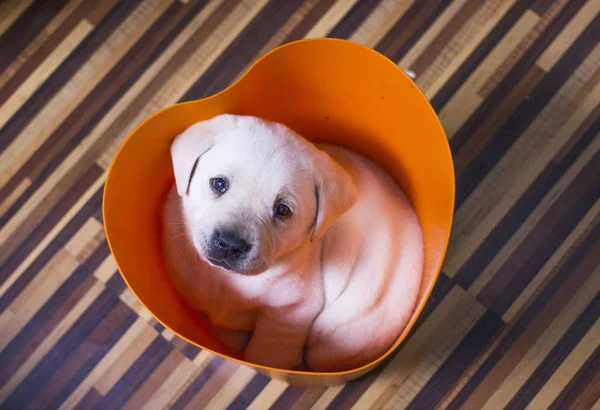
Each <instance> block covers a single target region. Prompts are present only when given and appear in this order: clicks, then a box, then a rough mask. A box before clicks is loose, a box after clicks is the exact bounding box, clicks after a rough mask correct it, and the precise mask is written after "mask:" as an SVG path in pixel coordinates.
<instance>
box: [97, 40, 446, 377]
mask: <svg viewBox="0 0 600 410" xmlns="http://www.w3.org/2000/svg"><path fill="white" fill-rule="evenodd" d="M316 42H319V43H336V44H340V45H342V46H352V47H356V48H361V49H362V50H363V51H367V52H369V53H370V54H373V55H374V56H376V58H379V59H381V60H382V61H385V62H386V63H387V64H391V65H392V66H393V67H394V68H395V69H396V70H397V71H398V73H399V74H400V75H403V76H404V77H405V78H406V79H407V80H408V81H410V82H411V83H412V85H414V87H415V88H416V90H417V91H418V92H419V93H420V94H421V97H422V98H423V100H424V101H425V102H426V105H427V107H428V109H429V110H430V111H431V113H432V114H433V118H434V119H435V123H436V126H437V128H438V129H439V131H440V133H441V135H442V136H444V137H445V138H444V141H445V143H443V144H442V145H443V148H444V149H445V151H446V155H447V158H448V160H449V162H450V168H451V171H452V172H451V178H450V179H451V181H450V182H451V187H450V188H451V198H449V203H451V204H452V205H451V207H450V209H449V210H448V212H449V214H450V215H449V216H448V219H447V224H444V229H445V231H446V237H445V238H444V241H443V246H442V248H441V255H442V256H441V258H440V260H439V261H438V263H437V266H436V267H435V274H434V275H433V278H432V282H431V285H430V286H429V287H428V288H427V290H426V291H425V294H424V298H423V300H424V301H425V302H422V303H419V304H418V305H417V307H416V308H415V310H414V312H413V314H412V316H411V319H410V321H409V322H408V323H407V325H406V327H405V328H404V329H403V330H402V333H401V335H400V336H399V337H398V339H397V340H396V341H395V342H394V344H393V345H392V346H391V347H390V348H388V350H386V351H385V352H384V353H383V354H382V355H381V356H379V357H378V358H377V359H375V360H373V361H371V362H369V363H367V364H364V365H362V366H360V367H357V368H354V369H350V370H344V371H340V372H311V371H305V370H287V369H279V368H274V367H268V366H263V365H259V364H255V363H251V362H247V361H245V360H242V359H238V358H236V357H233V356H229V355H227V354H225V353H221V352H217V351H215V350H212V349H209V348H207V347H205V346H201V345H200V344H198V343H197V342H194V341H192V340H190V339H188V338H187V337H185V336H183V335H182V334H180V333H179V332H176V331H174V330H173V329H172V328H171V327H170V326H169V325H168V324H166V323H164V322H163V321H162V320H160V319H159V318H158V317H156V316H155V315H154V313H152V311H151V310H150V309H149V308H148V307H147V306H146V304H145V303H144V302H143V301H142V299H141V298H140V297H139V296H138V295H137V293H136V292H135V290H134V289H133V287H132V286H131V285H130V283H129V281H128V280H127V277H126V276H125V275H124V274H123V273H122V272H121V268H120V266H119V262H118V260H117V258H116V257H115V256H114V255H115V253H114V250H113V245H112V244H111V240H110V236H109V234H108V229H107V227H106V226H107V224H106V220H107V218H106V216H107V211H106V208H107V207H106V201H105V198H106V193H107V191H108V189H109V188H108V187H109V185H110V184H109V182H110V180H111V175H112V173H113V169H114V165H115V163H116V161H117V159H118V157H119V155H120V154H121V151H122V150H123V149H124V148H125V146H126V145H127V143H128V141H129V140H130V139H131V138H132V136H133V135H135V134H136V133H137V132H138V130H139V129H140V128H141V127H143V126H144V125H145V124H146V123H147V122H149V121H151V120H152V119H154V118H156V117H158V116H160V115H162V114H163V113H164V112H166V111H168V110H172V109H177V108H178V107H181V106H184V105H191V104H196V103H197V102H199V101H207V100H210V99H214V98H217V97H218V96H219V95H221V94H225V93H228V92H230V91H231V89H233V88H234V87H236V86H237V85H238V83H240V82H241V81H243V80H244V79H245V78H246V77H247V76H248V75H250V74H251V72H252V71H253V70H254V69H255V68H256V66H258V65H259V64H261V62H262V61H263V60H265V59H266V58H268V57H269V56H271V55H272V54H274V53H277V52H279V51H280V50H282V49H285V48H288V47H293V46H296V45H298V44H304V43H316ZM455 201H456V175H455V172H454V159H453V157H452V151H451V148H450V142H449V141H448V137H447V135H446V132H445V130H444V127H443V126H442V123H441V121H440V119H439V117H438V115H437V113H436V112H435V110H434V109H433V107H432V106H431V103H430V101H429V99H428V98H427V97H426V96H425V93H423V91H422V90H421V89H420V88H419V86H418V85H417V84H416V83H415V82H414V81H413V79H412V78H411V77H410V76H408V75H407V74H406V73H405V72H404V70H403V69H402V68H400V66H398V65H397V64H396V63H394V62H393V61H392V60H391V59H389V58H388V57H387V56H385V55H383V54H381V53H379V52H377V51H375V50H373V49H372V48H369V47H367V46H365V45H363V44H360V43H357V42H354V41H351V40H345V39H339V38H308V39H300V40H295V41H291V42H288V43H285V44H281V45H279V46H277V47H275V48H273V49H272V50H270V51H268V52H267V53H265V54H264V55H262V56H260V57H259V58H257V59H256V61H254V62H253V63H252V64H251V65H250V66H249V67H248V68H247V69H246V70H245V71H244V72H243V73H242V74H241V75H240V76H239V77H238V78H237V79H236V80H235V81H233V82H232V83H231V84H230V85H229V86H227V87H226V88H224V89H223V90H221V91H219V92H217V93H215V94H211V95H209V96H207V97H204V98H199V99H196V100H190V101H182V102H178V103H175V104H171V105H169V106H167V107H164V108H162V109H160V110H159V111H157V112H155V113H154V114H152V115H150V116H149V117H147V118H146V119H144V120H143V121H142V122H141V123H139V124H138V125H137V126H136V127H135V128H134V129H133V130H132V131H131V132H130V133H129V134H128V135H127V137H126V138H125V139H124V140H123V142H122V143H121V145H120V146H119V148H118V150H117V152H116V154H115V155H114V157H113V159H112V161H111V163H110V166H109V168H108V171H107V174H106V180H105V183H104V188H103V196H102V218H103V220H104V224H103V225H104V231H105V236H106V241H107V243H108V247H109V249H110V252H111V255H112V257H113V259H114V261H115V264H116V265H117V268H118V270H119V274H120V275H121V277H122V278H123V280H124V281H125V283H126V284H127V287H128V288H129V290H131V292H132V293H133V294H134V295H135V297H136V299H137V300H138V302H139V303H140V304H141V305H142V306H143V307H144V308H145V309H146V310H147V311H148V312H149V313H150V314H151V315H152V317H153V318H154V319H155V320H156V321H158V322H159V323H160V324H162V325H163V326H164V327H165V328H166V329H169V330H170V331H172V332H173V333H174V334H175V335H177V336H178V337H180V338H181V339H183V340H185V341H186V342H188V343H190V344H192V345H194V346H196V347H199V348H201V349H203V350H206V351H207V352H209V353H211V354H214V355H217V356H219V357H221V358H224V359H227V360H231V361H233V362H235V363H238V364H242V365H246V366H251V367H254V368H256V369H260V370H262V371H264V372H266V373H267V374H269V373H272V372H278V373H282V374H285V375H294V376H310V377H313V378H329V377H343V376H350V375H355V374H357V373H360V374H364V373H366V372H367V371H369V370H372V369H374V368H375V367H377V366H378V365H380V364H381V362H383V361H384V360H385V359H386V358H388V357H389V356H390V355H391V354H392V353H393V352H394V351H396V349H398V347H399V346H400V345H401V344H402V343H403V342H404V341H405V340H406V338H407V336H408V334H409V333H410V331H412V329H413V328H414V325H415V323H416V321H417V320H418V319H419V317H420V316H421V314H422V313H423V309H424V308H425V306H426V305H427V301H428V300H429V298H430V296H431V293H432V291H433V288H434V287H435V284H436V282H437V280H438V278H439V276H440V274H441V271H442V266H443V263H444V260H445V258H446V253H447V251H448V245H449V242H450V234H451V230H452V224H453V219H454V211H455ZM407 328H408V332H407V331H406V329H407Z"/></svg>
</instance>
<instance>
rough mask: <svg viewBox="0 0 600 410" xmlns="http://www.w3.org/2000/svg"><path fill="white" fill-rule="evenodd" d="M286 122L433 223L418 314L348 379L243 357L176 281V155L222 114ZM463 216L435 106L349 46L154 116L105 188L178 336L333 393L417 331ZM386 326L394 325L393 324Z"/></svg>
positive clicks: (324, 44) (307, 43)
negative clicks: (382, 173)
mask: <svg viewBox="0 0 600 410" xmlns="http://www.w3.org/2000/svg"><path fill="white" fill-rule="evenodd" d="M222 113H232V114H246V115H254V116H258V117H261V118H264V119H268V120H271V121H277V122H281V123H283V124H285V125H287V126H288V127H290V128H292V129H294V130H295V131H297V132H298V133H300V134H301V135H303V136H305V137H306V138H308V139H309V140H312V141H318V142H328V143H333V144H338V145H341V146H344V147H346V148H349V149H351V150H353V151H356V152H358V153H360V154H363V155H365V156H366V157H369V158H371V159H372V160H374V161H376V162H377V163H379V164H380V165H381V166H382V167H383V168H384V169H385V170H386V171H387V172H388V173H389V174H391V175H392V176H393V177H394V178H395V179H396V181H397V182H398V184H399V185H400V186H401V187H402V188H403V189H404V191H405V192H406V194H407V195H408V197H409V198H410V200H411V202H412V204H413V206H414V208H415V210H416V212H417V214H418V216H419V220H420V222H421V226H422V229H423V235H424V241H425V267H424V276H423V282H422V285H421V289H420V295H419V299H418V306H417V308H416V310H415V312H414V314H413V316H412V318H411V320H410V322H409V324H408V326H407V327H406V329H405V330H404V331H403V333H402V334H401V335H400V336H399V337H398V340H397V341H396V343H395V344H394V345H393V346H392V347H391V348H390V349H389V350H388V351H387V352H386V353H385V354H384V355H383V356H381V357H380V358H379V359H377V360H375V361H374V362H372V363H369V364H367V365H365V366H363V367H360V368H357V369H353V370H350V371H346V372H339V373H311V372H300V371H288V370H282V369H274V368H268V367H261V366H256V365H254V364H252V363H247V362H244V361H243V360H242V359H241V358H239V357H234V356H232V355H231V354H229V353H228V352H227V351H226V349H224V348H223V346H221V345H220V344H219V342H218V340H217V339H216V338H215V337H214V335H213V334H212V332H211V330H210V326H209V322H208V321H207V319H206V317H205V316H204V315H202V314H199V313H198V312H195V311H193V310H191V309H190V308H189V307H188V306H187V305H186V304H185V303H184V301H183V300H182V298H181V297H180V296H178V294H177V293H176V292H175V290H174V288H173V287H172V286H171V284H170V282H169V279H168V278H167V275H166V273H165V268H164V262H163V259H162V252H161V207H162V203H163V199H164V196H165V194H166V192H167V191H168V189H169V188H170V186H171V184H173V180H174V179H173V171H172V165H171V158H170V151H169V149H170V145H171V142H172V141H173V138H175V136H176V135H178V134H179V133H181V132H182V131H183V130H185V129H186V128H187V127H188V126H190V125H192V124H193V123H195V122H198V121H201V120H206V119H209V118H211V117H213V116H215V115H217V114H222ZM453 211H454V168H453V164H452V156H451V153H450V149H449V146H448V142H447V139H446V136H445V134H444V130H443V129H442V126H441V125H440V122H439V120H438V118H437V116H436V114H435V112H434V111H433V109H432V108H431V106H430V105H429V102H428V101H427V99H426V98H425V96H424V95H423V94H422V93H421V91H420V90H419V89H418V88H417V87H416V86H415V84H414V83H413V82H412V80H411V79H410V78H409V77H408V76H407V75H406V74H404V73H403V72H402V70H400V69H399V68H398V66H397V65H396V64H394V63H393V62H391V61H390V60H388V59H387V58H385V57H384V56H382V55H381V54H379V53H377V52H375V51H373V50H371V49H369V48H366V47H364V46H361V45H359V44H355V43H352V42H349V41H344V40H334V39H311V40H302V41H297V42H294V43H290V44H286V45H284V46H281V47H279V48H277V49H275V50H274V51H271V52H270V53H268V54H266V55H265V56H264V57H262V58H261V59H259V60H258V61H257V62H256V63H255V64H254V65H252V66H251V67H250V68H249V69H248V71H247V72H246V73H245V74H244V75H243V76H242V77H241V78H240V79H239V80H238V81H237V82H235V83H234V84H233V85H232V86H230V87H229V88H227V89H226V90H224V91H222V92H220V93H218V94H216V95H213V96H210V97H207V98H204V99H201V100H197V101H190V102H185V103H180V104H176V105H173V106H170V107H167V108H165V109H163V110H162V111H160V112H158V113H156V114H154V115H153V116H151V117H150V118H148V119H147V120H145V121H144V122H143V123H142V124H141V125H139V126H138V127H137V128H136V129H135V130H134V131H133V132H132V133H131V135H129V137H128V138H127V140H126V141H125V142H124V143H123V145H122V146H121V148H120V150H119V152H118V153H117V155H116V157H115V158H114V160H113V163H112V165H111V167H110V170H109V173H108V179H107V181H106V185H105V189H104V203H103V212H104V224H105V229H106V235H107V237H108V243H109V245H110V249H111V251H112V254H113V255H114V258H115V260H116V262H117V265H118V267H119V270H120V272H121V274H122V275H123V278H124V279H125V282H127V285H128V286H129V288H130V289H131V290H132V292H133V293H134V294H135V295H136V296H137V297H138V299H139V300H140V302H141V303H142V304H143V305H144V306H145V307H146V308H147V309H148V311H149V312H150V313H151V314H152V315H153V316H154V317H155V318H156V320H158V321H159V322H160V323H162V324H163V325H164V326H165V327H166V328H168V329H170V330H171V331H172V332H173V333H175V334H176V335H178V336H180V337H181V338H183V339H185V340H187V341H188V342H190V343H192V344H194V345H196V346H198V347H201V348H203V349H206V350H208V351H210V352H212V353H215V354H217V355H220V356H223V357H225V358H228V359H231V360H234V361H237V362H239V363H243V364H246V365H248V366H252V367H253V368H255V369H256V370H257V371H259V372H262V373H264V374H266V375H268V376H271V377H274V378H279V379H283V380H286V381H288V382H291V383H300V384H306V385H332V384H338V383H342V382H346V381H349V380H351V379H354V378H356V377H359V376H361V375H363V374H365V373H366V372H368V371H369V370H371V369H373V368H374V367H375V366H376V365H377V364H378V363H380V362H381V361H382V360H384V359H385V358H386V357H387V356H388V355H390V353H392V352H393V350H394V349H396V348H397V347H398V345H399V344H400V343H401V342H402V341H403V340H404V339H405V337H406V335H407V334H408V332H410V330H411V328H412V327H413V325H414V323H415V321H416V320H417V318H418V316H419V314H420V313H421V311H422V310H423V307H424V306H425V303H426V302H427V299H428V297H429V294H430V293H431V290H432V288H433V286H434V284H435V281H436V279H437V277H438V275H439V272H440V269H441V266H442V261H443V259H444V254H445V252H446V247H447V244H448V239H449V236H450V227H451V224H452V215H453ZM382 325H384V324H382Z"/></svg>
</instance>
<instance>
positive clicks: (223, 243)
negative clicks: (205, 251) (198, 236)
mask: <svg viewBox="0 0 600 410" xmlns="http://www.w3.org/2000/svg"><path fill="white" fill-rule="evenodd" d="M214 245H215V247H216V248H219V249H222V250H223V251H229V253H230V256H234V255H238V254H243V253H246V252H248V251H249V250H250V249H251V248H252V245H250V244H249V243H248V242H247V241H246V240H245V239H244V238H242V237H241V236H240V235H239V234H238V233H237V232H234V231H216V232H215V235H214ZM231 254H233V255H231Z"/></svg>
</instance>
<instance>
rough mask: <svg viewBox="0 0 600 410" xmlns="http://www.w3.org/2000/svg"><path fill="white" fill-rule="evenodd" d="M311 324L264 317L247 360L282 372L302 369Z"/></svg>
mask: <svg viewBox="0 0 600 410" xmlns="http://www.w3.org/2000/svg"><path fill="white" fill-rule="evenodd" d="M311 323H312V320H301V321H297V320H296V321H284V320H281V319H274V318H270V317H269V316H266V315H265V316H262V317H260V318H259V320H258V322H257V324H256V328H255V329H254V334H253V335H252V338H251V339H250V342H249V343H248V346H247V347H246V350H245V352H244V358H245V359H246V360H248V361H250V362H252V363H256V364H260V365H263V366H269V367H276V368H280V369H295V368H298V367H300V366H302V359H303V355H304V343H305V342H306V338H307V337H308V332H309V329H310V325H311Z"/></svg>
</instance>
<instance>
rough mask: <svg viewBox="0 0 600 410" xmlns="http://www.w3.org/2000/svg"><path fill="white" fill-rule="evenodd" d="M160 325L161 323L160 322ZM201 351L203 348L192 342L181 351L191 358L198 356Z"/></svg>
mask: <svg viewBox="0 0 600 410" xmlns="http://www.w3.org/2000/svg"><path fill="white" fill-rule="evenodd" d="M159 325H160V323H159ZM155 328H156V326H155ZM157 329H158V328H157ZM200 351H201V349H200V348H199V347H197V346H194V345H193V344H190V343H186V346H185V347H184V348H183V349H181V353H183V355H184V356H185V357H187V358H188V359H190V360H193V359H194V358H195V357H196V356H198V353H200Z"/></svg>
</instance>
